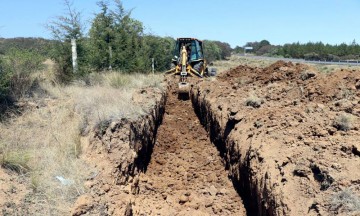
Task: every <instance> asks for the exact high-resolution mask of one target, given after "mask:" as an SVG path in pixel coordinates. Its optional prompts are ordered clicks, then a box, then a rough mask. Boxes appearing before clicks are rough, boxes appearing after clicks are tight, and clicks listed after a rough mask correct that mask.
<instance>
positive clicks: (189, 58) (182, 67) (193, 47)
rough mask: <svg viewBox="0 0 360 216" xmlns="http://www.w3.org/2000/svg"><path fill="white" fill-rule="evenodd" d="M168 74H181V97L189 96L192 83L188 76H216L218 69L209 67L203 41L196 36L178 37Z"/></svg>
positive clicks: (179, 89) (179, 87)
mask: <svg viewBox="0 0 360 216" xmlns="http://www.w3.org/2000/svg"><path fill="white" fill-rule="evenodd" d="M166 73H167V74H174V75H178V76H180V80H179V84H178V94H179V96H180V97H185V98H186V97H188V95H189V91H190V84H189V82H188V81H187V78H188V77H189V76H190V77H198V78H203V77H207V76H214V75H215V74H216V69H214V68H213V69H211V71H209V69H208V68H207V63H206V60H205V58H204V52H203V42H202V41H201V40H198V39H196V38H178V39H177V40H176V45H175V55H174V58H173V59H172V61H171V69H170V70H168V71H167V72H166Z"/></svg>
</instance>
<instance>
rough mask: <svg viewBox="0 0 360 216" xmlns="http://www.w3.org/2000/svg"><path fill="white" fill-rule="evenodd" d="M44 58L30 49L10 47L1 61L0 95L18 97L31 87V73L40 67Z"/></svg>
mask: <svg viewBox="0 0 360 216" xmlns="http://www.w3.org/2000/svg"><path fill="white" fill-rule="evenodd" d="M43 61H44V58H43V57H42V56H41V55H39V54H37V53H35V52H31V51H26V50H19V49H11V50H10V51H9V52H8V54H7V55H6V56H5V57H4V59H3V62H2V63H1V69H0V70H1V74H2V76H1V78H0V96H2V97H6V96H10V97H11V98H12V99H15V100H16V99H19V98H21V97H23V96H24V95H25V93H27V92H28V91H29V89H30V88H31V86H32V84H33V81H34V78H33V76H32V74H33V73H34V72H36V71H38V70H40V69H41V67H42V63H43Z"/></svg>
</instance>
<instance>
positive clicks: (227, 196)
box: [133, 92, 246, 215]
mask: <svg viewBox="0 0 360 216" xmlns="http://www.w3.org/2000/svg"><path fill="white" fill-rule="evenodd" d="M165 110H166V113H165V116H164V119H163V124H162V125H161V126H160V128H159V131H158V136H157V142H156V145H155V146H154V151H153V154H152V156H151V160H150V164H149V166H148V168H147V171H146V172H145V173H143V174H141V175H140V182H139V186H140V188H139V189H140V192H139V194H138V195H137V196H136V199H135V202H134V204H133V213H134V214H135V215H141V214H146V215H246V213H245V209H244V207H243V204H242V200H241V198H240V197H239V195H238V194H237V192H236V191H235V189H234V188H233V185H232V183H231V181H230V180H229V179H228V177H227V176H228V174H227V172H226V170H225V168H224V165H223V163H222V162H221V157H220V156H219V153H218V150H217V149H216V147H215V146H214V145H213V144H212V143H211V142H210V140H209V137H208V135H207V133H206V131H205V129H204V128H203V127H202V126H201V124H200V122H199V120H198V118H197V116H196V115H195V113H194V110H193V108H192V104H191V101H190V100H187V101H181V100H178V99H177V95H176V93H175V92H170V94H169V97H168V101H167V104H166V109H165Z"/></svg>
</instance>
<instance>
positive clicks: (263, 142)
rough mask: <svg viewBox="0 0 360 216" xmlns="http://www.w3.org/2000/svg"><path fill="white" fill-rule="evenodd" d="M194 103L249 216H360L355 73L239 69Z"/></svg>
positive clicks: (358, 77) (195, 95)
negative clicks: (245, 204)
mask: <svg viewBox="0 0 360 216" xmlns="http://www.w3.org/2000/svg"><path fill="white" fill-rule="evenodd" d="M192 100H193V103H194V105H195V108H196V111H197V113H198V115H199V117H200V118H201V122H202V123H203V125H204V126H205V127H206V128H207V130H208V131H209V133H210V137H211V138H212V140H213V141H214V142H215V143H218V145H219V149H221V152H222V156H223V158H224V159H225V161H226V163H227V167H228V168H229V169H230V176H231V177H232V179H233V181H234V182H237V183H238V184H239V185H240V187H241V188H240V191H241V193H242V195H244V197H246V196H249V197H250V198H249V200H248V201H246V203H247V206H248V208H249V209H251V211H252V212H254V214H258V215H331V214H342V215H359V214H360V153H359V149H360V146H359V140H360V132H359V126H360V125H359V117H360V71H353V70H341V71H340V70H339V71H336V72H334V73H331V74H322V73H320V72H318V71H315V70H314V69H313V68H311V67H309V66H306V65H302V64H293V63H290V62H289V63H287V62H283V61H279V62H277V63H275V64H273V65H271V66H269V67H267V68H264V69H262V68H251V67H248V66H239V67H237V68H234V69H232V70H230V71H227V72H224V73H222V74H221V75H220V76H219V77H218V78H217V80H215V81H204V82H200V83H199V84H198V85H196V86H195V87H194V88H193V90H192Z"/></svg>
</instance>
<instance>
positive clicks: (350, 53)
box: [234, 40, 360, 61]
mask: <svg viewBox="0 0 360 216" xmlns="http://www.w3.org/2000/svg"><path fill="white" fill-rule="evenodd" d="M245 46H249V47H253V50H252V51H251V52H252V53H253V54H255V55H259V56H262V55H263V56H274V57H285V58H301V59H306V60H316V61H318V60H322V61H340V60H360V45H359V44H358V43H356V41H355V40H354V41H353V42H352V43H350V44H346V43H341V44H339V45H337V44H336V45H331V44H324V43H323V42H308V43H299V42H297V43H291V44H290V43H289V44H284V45H272V44H270V42H269V41H267V40H262V41H260V42H257V41H255V42H248V43H246V44H245ZM234 52H237V53H243V52H244V50H243V48H242V47H235V49H234Z"/></svg>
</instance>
